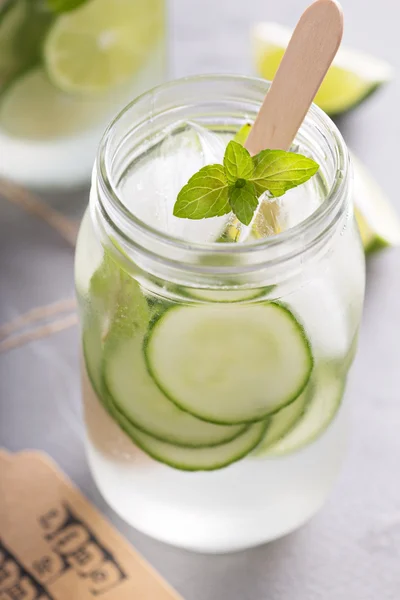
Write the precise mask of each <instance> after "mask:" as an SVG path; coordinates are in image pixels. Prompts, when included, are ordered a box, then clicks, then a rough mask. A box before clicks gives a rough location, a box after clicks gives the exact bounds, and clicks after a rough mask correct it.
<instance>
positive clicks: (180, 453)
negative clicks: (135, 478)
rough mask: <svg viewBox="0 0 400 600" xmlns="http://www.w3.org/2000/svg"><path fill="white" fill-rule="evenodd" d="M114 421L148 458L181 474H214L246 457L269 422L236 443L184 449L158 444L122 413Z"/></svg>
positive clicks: (256, 426) (253, 428) (248, 430)
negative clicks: (210, 472)
mask: <svg viewBox="0 0 400 600" xmlns="http://www.w3.org/2000/svg"><path fill="white" fill-rule="evenodd" d="M114 418H115V419H116V420H117V421H118V423H119V425H120V427H121V428H122V429H123V430H124V431H125V433H126V434H127V435H128V436H129V437H130V438H131V439H132V440H133V442H134V443H135V444H136V445H137V446H139V448H141V449H142V450H143V451H144V452H146V453H147V454H148V455H149V456H151V457H152V458H154V459H155V460H158V461H159V462H162V463H164V464H167V465H169V466H170V467H174V468H175V469H180V470H182V471H214V470H216V469H221V468H223V467H226V466H228V465H230V464H232V463H234V462H237V461H238V460H240V459H242V458H244V457H245V456H247V455H248V454H249V453H250V452H251V451H252V450H253V448H255V447H256V446H257V444H258V443H259V442H260V439H261V438H262V436H263V435H264V432H265V429H266V428H267V427H268V423H267V422H261V423H256V424H254V425H250V426H249V427H246V428H245V431H244V432H243V433H242V434H240V435H239V436H238V437H236V438H235V439H234V440H231V441H230V442H227V443H225V444H221V445H219V446H214V447H212V448H182V447H179V446H174V445H172V444H168V443H167V442H162V441H161V440H157V439H155V438H153V437H152V436H150V435H148V434H146V433H143V432H142V431H140V430H139V429H137V428H136V427H133V425H132V424H131V423H130V422H129V421H128V419H126V417H125V416H124V415H123V414H122V413H121V412H119V411H115V414H114Z"/></svg>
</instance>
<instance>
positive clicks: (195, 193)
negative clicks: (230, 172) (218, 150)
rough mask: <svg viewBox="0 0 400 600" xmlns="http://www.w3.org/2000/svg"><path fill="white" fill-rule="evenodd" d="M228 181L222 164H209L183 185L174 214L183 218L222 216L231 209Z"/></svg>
mask: <svg viewBox="0 0 400 600" xmlns="http://www.w3.org/2000/svg"><path fill="white" fill-rule="evenodd" d="M228 189H229V188H228V182H227V178H226V176H225V171H224V167H223V166H222V165H208V166H206V167H203V168H202V169H200V171H198V172H197V173H195V174H194V175H193V176H192V177H191V178H190V179H189V181H188V183H187V184H186V185H185V186H183V188H182V189H181V191H180V192H179V194H178V198H177V200H176V202H175V205H174V215H175V216H176V217H181V218H183V219H207V218H209V217H220V216H221V215H225V214H227V213H229V212H230V211H231V208H230V206H229V197H228Z"/></svg>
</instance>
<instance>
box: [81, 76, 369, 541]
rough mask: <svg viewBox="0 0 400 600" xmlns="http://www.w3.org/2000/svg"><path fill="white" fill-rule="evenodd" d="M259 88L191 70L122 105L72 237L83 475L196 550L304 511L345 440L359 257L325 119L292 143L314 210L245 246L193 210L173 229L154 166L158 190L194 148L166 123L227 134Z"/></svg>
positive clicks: (318, 114)
mask: <svg viewBox="0 0 400 600" xmlns="http://www.w3.org/2000/svg"><path fill="white" fill-rule="evenodd" d="M268 85H269V84H268V83H267V82H265V81H263V80H259V79H251V78H246V77H233V76H206V77H194V78H188V79H182V80H180V81H176V82H172V83H170V84H167V85H164V86H161V87H159V88H156V89H155V90H153V91H151V92H149V93H147V94H144V95H143V96H141V97H140V98H138V99H137V100H135V101H134V102H132V103H131V104H129V105H128V106H127V107H126V108H125V109H124V110H123V111H122V112H121V113H120V114H119V116H118V117H117V118H116V119H115V120H114V122H113V123H112V124H111V125H110V126H109V128H108V130H107V132H106V134H105V135H104V137H103V139H102V142H101V144H100V149H99V152H98V155H97V161H96V164H95V167H94V170H93V179H92V190H91V194H90V201H89V206H88V209H87V211H86V214H85V216H84V219H83V222H82V226H81V230H80V234H79V239H78V244H77V251H76V265H75V269H76V270H75V273H76V289H77V295H78V299H79V307H80V318H81V325H82V376H83V402H84V412H85V421H86V427H87V455H88V459H89V464H90V467H91V470H92V472H93V476H94V478H95V480H96V482H97V485H98V487H99V490H100V491H101V493H102V494H103V496H104V498H105V499H106V501H107V502H108V503H109V504H110V506H112V507H113V508H114V509H115V511H116V512H117V513H118V514H119V515H120V516H121V517H122V518H124V519H125V520H126V521H127V522H128V523H130V524H131V525H133V526H134V527H136V528H137V529H139V530H141V531H143V532H144V533H146V534H148V535H150V536H153V537H155V538H157V539H159V540H162V541H164V542H168V543H171V544H174V545H177V546H181V547H184V548H187V549H191V550H196V551H201V552H229V551H233V550H239V549H243V548H247V547H250V546H254V545H257V544H261V543H263V542H267V541H269V540H273V539H275V538H278V537H280V536H283V535H285V534H287V533H288V532H291V531H293V530H294V529H296V528H297V527H299V526H300V525H302V524H303V523H304V522H305V521H307V520H308V519H309V518H310V517H311V516H312V515H314V514H315V512H316V511H317V510H318V509H320V508H321V506H322V505H323V503H324V502H325V500H326V498H327V496H328V494H329V492H330V490H331V488H332V485H333V483H334V481H335V478H336V476H337V474H338V471H339V468H340V465H341V463H342V460H343V456H344V454H345V447H346V431H347V429H346V423H347V416H346V413H347V402H348V401H347V400H346V401H344V400H343V395H344V391H345V386H346V378H347V374H348V370H349V368H350V365H351V363H352V360H353V357H354V353H355V349H356V344H357V332H358V328H359V324H360V318H361V312H362V305H363V295H364V254H363V250H362V247H361V243H360V238H359V234H358V230H357V227H356V224H355V220H354V215H353V202H352V196H351V167H350V163H349V155H348V151H347V148H346V145H345V143H344V141H343V139H342V136H341V135H340V133H339V131H338V130H337V128H336V127H335V125H334V124H333V123H332V121H331V120H330V119H329V118H328V117H327V116H326V115H325V114H324V113H323V112H322V111H321V110H320V109H318V108H317V107H316V106H312V107H311V109H310V111H309V113H308V115H307V116H306V118H305V121H304V123H303V125H302V126H301V129H300V131H299V133H298V135H297V137H296V140H295V143H294V149H295V150H296V149H297V150H299V151H300V152H301V153H303V154H307V155H309V156H312V157H313V158H314V159H315V160H316V161H317V162H318V163H319V164H320V170H319V176H318V179H317V180H316V181H315V183H314V184H312V185H311V186H310V187H308V188H304V189H305V190H306V193H303V195H302V196H301V197H300V198H299V202H300V201H301V202H303V203H305V204H307V203H309V202H311V201H312V203H311V205H312V206H313V207H314V208H313V210H312V211H311V212H310V214H308V216H305V218H300V219H298V222H297V223H293V225H292V226H291V227H289V228H288V229H286V230H285V231H282V232H280V233H276V232H275V233H274V234H273V235H268V236H265V237H262V238H261V239H259V238H258V237H257V236H255V237H254V238H251V239H249V240H247V241H246V242H243V243H234V242H232V241H229V240H226V239H225V243H217V241H216V238H215V236H214V237H213V238H212V239H211V241H210V240H208V241H207V240H205V239H203V235H202V236H199V235H198V232H199V230H198V229H193V228H194V227H203V225H200V224H193V225H192V224H191V223H187V227H189V230H186V229H185V230H177V232H176V233H175V234H173V233H171V231H170V230H168V229H166V228H165V227H164V225H165V223H167V222H168V219H169V218H170V216H169V213H168V214H167V215H166V217H165V218H166V221H164V220H163V219H162V218H161V217H160V215H161V216H162V214H163V210H164V209H165V207H163V206H162V205H160V204H159V203H158V201H157V199H156V197H155V194H156V192H154V189H155V187H154V185H155V184H154V181H155V180H156V179H157V177H160V176H162V177H164V179H162V181H163V182H164V183H163V185H162V190H165V188H166V186H167V184H168V181H169V178H172V177H173V167H174V164H175V166H177V167H178V169H184V168H186V163H187V161H189V159H190V152H191V146H190V144H188V146H187V147H184V148H183V159H182V160H181V158H182V156H181V154H174V152H175V150H176V144H174V140H175V138H174V135H178V133H177V131H180V130H181V129H182V127H186V126H187V124H188V123H191V124H192V128H193V127H195V126H196V127H197V126H199V127H200V125H198V124H201V127H202V128H203V129H202V131H204V130H207V131H208V132H210V133H211V132H214V133H215V134H217V135H222V136H227V137H228V138H229V137H232V136H233V135H234V133H235V132H236V131H237V130H238V129H239V128H240V126H241V125H242V124H243V123H245V122H248V121H250V122H252V121H253V120H254V118H255V116H256V114H257V112H258V110H259V107H260V105H261V102H262V100H263V98H264V96H265V94H266V92H267V90H268ZM193 124H194V125H193ZM196 124H197V125H196ZM190 132H192V129H191V130H190ZM171 135H172V139H171ZM185 139H186V138H185ZM180 144H181V142H180ZM160 147H161V148H162V151H160ZM179 147H180V146H179ZM179 157H180V158H179ZM178 160H181V162H179V164H178V163H176V161H178ZM205 160H206V162H207V161H208V162H210V160H211V159H210V158H209V157H208V158H207V156H206V157H205ZM163 161H166V162H163ZM138 173H139V176H138ZM137 176H138V177H137ZM135 177H136V179H135ZM133 181H135V185H133V184H132V182H133ZM314 201H315V202H314ZM293 206H295V203H293ZM300 208H301V207H299V206H297V209H296V210H300ZM169 209H170V208H169V207H168V210H169ZM140 210H143V211H144V212H140ZM171 211H172V208H171ZM138 215H140V216H138ZM160 219H161V220H160ZM203 223H206V220H205V221H204V222H203ZM208 226H209V225H208ZM191 227H192V229H190V228H191ZM187 231H189V232H191V233H190V234H187ZM183 232H184V233H183ZM194 232H196V235H195V234H194ZM201 232H202V234H203V230H202V229H201ZM196 236H197V237H196Z"/></svg>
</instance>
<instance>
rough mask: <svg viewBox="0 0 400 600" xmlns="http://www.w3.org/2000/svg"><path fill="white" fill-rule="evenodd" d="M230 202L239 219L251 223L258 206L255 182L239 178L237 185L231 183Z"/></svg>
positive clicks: (246, 223)
mask: <svg viewBox="0 0 400 600" xmlns="http://www.w3.org/2000/svg"><path fill="white" fill-rule="evenodd" d="M238 184H239V185H238ZM229 203H230V205H231V207H232V210H233V212H234V213H235V215H236V216H237V218H238V219H239V221H241V222H242V223H243V224H244V225H249V224H250V222H251V219H252V218H253V214H254V211H255V210H256V208H257V206H258V198H257V194H256V190H255V186H254V184H253V183H251V181H246V180H245V179H239V180H238V181H237V182H236V184H235V185H231V186H230V187H229Z"/></svg>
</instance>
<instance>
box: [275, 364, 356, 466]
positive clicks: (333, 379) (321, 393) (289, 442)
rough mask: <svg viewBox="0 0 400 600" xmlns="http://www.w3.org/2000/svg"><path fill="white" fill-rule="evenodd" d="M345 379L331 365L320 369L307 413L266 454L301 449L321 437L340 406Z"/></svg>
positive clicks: (285, 452)
mask: <svg viewBox="0 0 400 600" xmlns="http://www.w3.org/2000/svg"><path fill="white" fill-rule="evenodd" d="M344 385H345V382H344V379H343V377H340V376H339V375H338V374H337V373H336V372H335V371H334V370H333V369H331V368H329V367H324V368H322V367H321V368H319V369H318V371H317V372H316V373H315V374H314V375H313V379H312V382H311V383H310V397H309V402H308V404H307V406H306V409H305V411H304V413H303V416H302V417H301V418H300V419H299V420H298V422H297V424H296V425H295V427H293V428H292V429H291V430H290V431H289V433H288V434H287V435H286V436H284V437H283V438H282V439H281V440H280V441H278V442H277V443H276V444H274V445H272V446H270V447H269V448H268V449H267V450H266V452H265V454H264V456H279V455H283V454H289V453H291V452H295V451H296V450H299V449H300V448H302V447H303V446H306V445H307V444H310V443H311V442H313V441H314V440H315V439H316V438H318V437H319V436H320V435H321V434H322V433H323V432H324V431H325V430H326V428H327V427H328V425H329V424H330V423H331V421H332V420H333V418H334V417H335V415H336V413H337V410H338V408H339V406H340V403H341V400H342V397H343V392H344Z"/></svg>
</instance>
